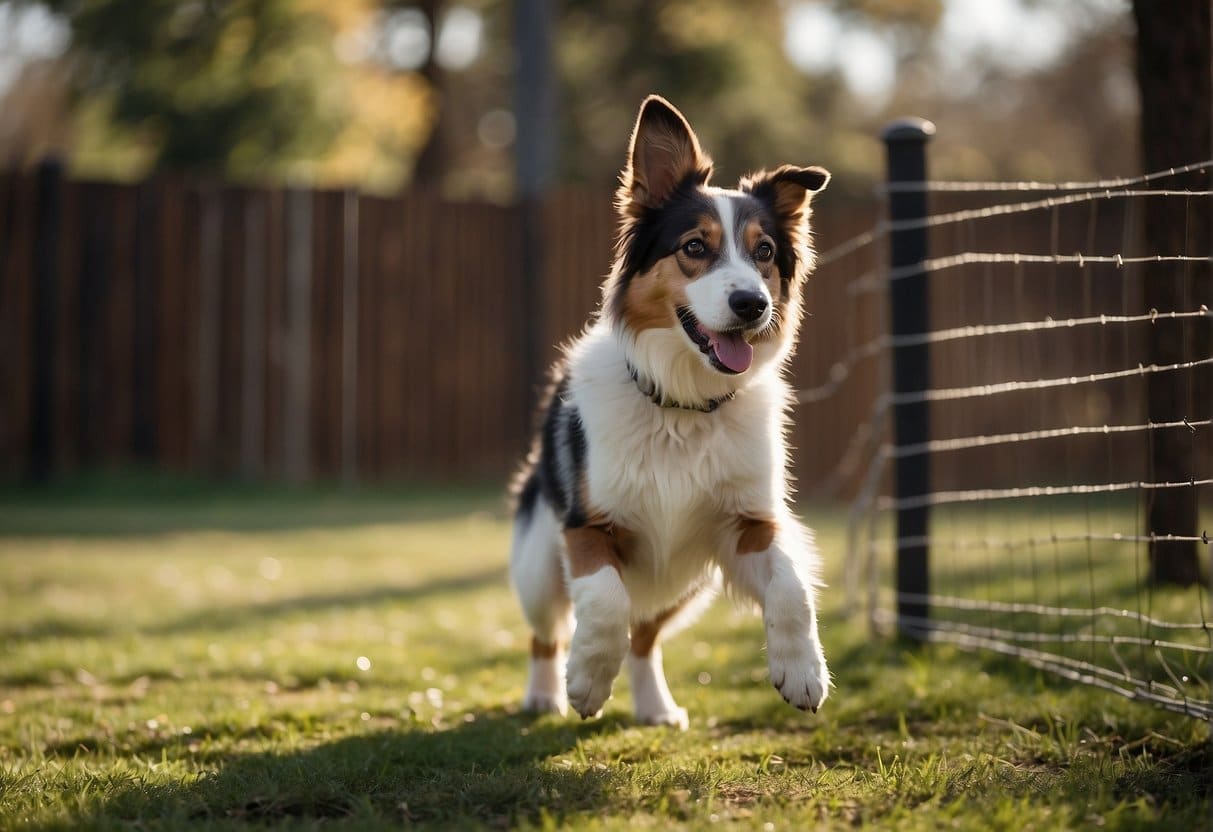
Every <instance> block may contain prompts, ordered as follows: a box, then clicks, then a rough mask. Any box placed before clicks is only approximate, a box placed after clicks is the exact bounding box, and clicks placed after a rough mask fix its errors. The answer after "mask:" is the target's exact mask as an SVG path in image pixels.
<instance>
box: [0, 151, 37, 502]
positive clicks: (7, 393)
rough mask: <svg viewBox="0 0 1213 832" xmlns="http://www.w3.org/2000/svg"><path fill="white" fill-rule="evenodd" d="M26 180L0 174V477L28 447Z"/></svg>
mask: <svg viewBox="0 0 1213 832" xmlns="http://www.w3.org/2000/svg"><path fill="white" fill-rule="evenodd" d="M33 213H34V211H33V188H32V178H31V177H30V176H28V175H24V174H19V173H15V172H4V173H0V401H3V402H4V406H3V407H0V476H2V477H5V478H6V479H11V478H16V477H17V476H19V475H20V474H21V472H22V471H24V470H25V465H26V455H27V452H28V449H29V442H28V438H29V390H30V348H29V344H30V337H31V336H30V332H29V324H30V315H29V310H30V302H31V287H30V271H31V265H32V259H33V254H32V252H31V251H30V244H31V241H32V239H33V234H32V233H31V228H30V226H31V224H32V222H33Z"/></svg>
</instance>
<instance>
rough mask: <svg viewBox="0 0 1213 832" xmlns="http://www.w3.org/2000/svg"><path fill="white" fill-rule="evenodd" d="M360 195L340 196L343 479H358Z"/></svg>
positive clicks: (353, 192) (346, 192)
mask: <svg viewBox="0 0 1213 832" xmlns="http://www.w3.org/2000/svg"><path fill="white" fill-rule="evenodd" d="M358 204H359V200H358V194H357V192H356V191H345V192H344V193H343V194H342V195H341V232H342V245H341V255H342V256H341V480H342V482H344V483H345V484H346V485H353V484H354V483H355V482H357V480H358V317H359V316H358V268H359V263H358V255H359V248H358V240H359V237H358Z"/></svg>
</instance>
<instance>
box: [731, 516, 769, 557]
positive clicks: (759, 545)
mask: <svg viewBox="0 0 1213 832" xmlns="http://www.w3.org/2000/svg"><path fill="white" fill-rule="evenodd" d="M737 523H738V525H739V526H740V527H741V537H739V538H738V539H737V554H739V555H751V554H754V553H755V552H765V551H766V550H767V549H769V548H771V541H773V540H774V539H775V521H774V520H772V519H770V518H768V517H748V516H746V515H744V514H743V515H741V517H739V518H738V520H737Z"/></svg>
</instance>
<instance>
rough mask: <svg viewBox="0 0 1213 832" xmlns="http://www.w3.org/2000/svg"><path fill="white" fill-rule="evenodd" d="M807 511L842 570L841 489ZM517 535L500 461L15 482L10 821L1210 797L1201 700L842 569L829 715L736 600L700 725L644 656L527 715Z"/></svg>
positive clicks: (1183, 816)
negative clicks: (681, 711) (977, 637)
mask: <svg viewBox="0 0 1213 832" xmlns="http://www.w3.org/2000/svg"><path fill="white" fill-rule="evenodd" d="M808 516H809V519H810V521H811V522H813V523H815V524H816V526H817V527H818V529H819V532H820V538H821V541H822V548H823V550H824V551H825V552H826V555H827V559H828V561H829V577H830V579H831V582H832V583H834V584H841V577H840V576H841V564H840V563H839V561H840V560H841V553H842V550H843V538H844V532H845V512H844V511H827V510H818V511H809V512H808ZM1059 522H1069V521H1068V520H1066V518H1060V519H1059ZM1075 522H1087V523H1089V522H1090V520H1089V518H1086V519H1085V520H1081V521H1075ZM507 539H508V525H507V523H506V521H505V517H504V511H503V507H502V504H501V502H500V499H499V497H497V496H496V495H494V494H493V493H492V492H490V491H487V490H480V491H475V492H462V493H455V492H451V491H449V490H448V491H446V492H443V493H441V494H433V493H428V492H427V491H426V490H424V489H401V490H395V491H386V490H382V491H381V490H376V491H368V492H363V493H352V494H347V493H342V492H340V491H336V490H323V489H320V490H308V491H285V490H264V489H257V488H251V487H250V488H235V487H227V488H223V489H216V488H212V487H207V486H200V485H196V484H193V485H191V484H186V483H179V482H174V481H148V480H144V479H137V480H134V481H129V480H106V479H102V480H99V481H93V482H88V483H84V484H83V485H74V486H61V487H56V488H54V489H50V490H47V491H43V492H37V493H35V492H20V491H7V492H3V493H0V609H2V610H3V614H2V616H0V649H2V654H0V826H2V827H3V828H65V829H66V828H132V827H134V828H141V829H174V830H175V829H188V828H195V827H197V828H244V827H246V826H288V827H301V828H309V827H313V826H323V827H330V826H343V827H347V828H360V829H361V828H383V829H394V828H399V827H400V826H401V825H404V824H409V825H415V826H418V827H422V828H427V827H428V828H452V827H454V828H463V827H481V826H485V827H489V828H506V827H533V828H552V827H562V828H563V827H565V826H570V827H574V828H587V829H623V828H632V827H659V828H667V827H670V826H685V827H691V828H701V827H705V826H708V825H710V824H712V823H716V822H720V823H726V822H727V823H733V824H736V825H739V826H741V827H743V828H754V829H772V828H774V829H804V828H814V827H821V828H844V827H853V826H856V825H860V824H864V825H871V826H873V827H876V828H888V829H899V830H900V829H924V830H927V829H929V830H934V829H938V828H941V827H954V828H959V829H1014V830H1032V829H1072V828H1079V827H1093V826H1103V827H1105V828H1112V829H1135V828H1152V827H1165V828H1168V829H1172V830H1176V831H1178V830H1186V829H1198V828H1207V824H1208V823H1209V821H1210V796H1209V789H1210V776H1209V772H1210V769H1211V768H1213V755H1211V753H1210V747H1209V740H1208V730H1207V726H1205V725H1204V724H1203V723H1200V722H1198V721H1196V720H1193V719H1188V718H1185V717H1181V716H1176V715H1172V714H1169V713H1166V712H1163V711H1159V710H1155V709H1153V708H1150V707H1148V706H1145V705H1141V704H1138V703H1133V702H1130V701H1127V700H1124V699H1121V698H1118V697H1114V696H1111V695H1108V694H1105V693H1102V692H1099V691H1096V690H1092V689H1089V688H1085V687H1080V686H1076V685H1073V684H1070V683H1067V682H1063V681H1059V680H1056V679H1054V678H1052V677H1049V676H1046V675H1042V674H1039V673H1037V672H1036V671H1034V670H1032V669H1030V668H1026V667H1024V666H1022V665H1019V664H1016V663H1013V662H1009V661H1006V660H993V659H991V660H986V659H983V658H981V657H980V656H973V655H970V654H966V653H961V652H957V651H955V650H954V649H952V648H949V647H946V646H933V647H925V648H922V647H905V646H902V645H899V644H898V643H896V642H894V641H889V640H883V639H874V638H872V637H871V636H870V634H869V633H868V631H867V629H866V627H865V626H864V625H863V623H862V622H861V621H860V620H858V618H856V619H845V618H843V617H842V615H841V612H840V609H841V606H842V598H841V591H840V590H837V591H836V590H830V591H827V593H826V595H825V598H824V605H825V610H824V613H823V622H822V635H823V639H824V641H825V646H826V651H827V655H828V656H829V658H830V661H831V667H832V669H833V671H834V674H835V677H836V690H835V692H834V694H833V696H832V697H831V698H830V700H828V701H827V703H826V705H825V707H823V709H822V710H821V712H820V713H819V714H817V715H815V716H814V715H808V714H802V713H800V712H799V711H796V710H793V709H791V708H789V707H788V706H786V705H785V704H784V703H783V701H782V700H781V699H780V698H779V696H778V695H777V694H776V693H775V691H774V690H773V689H771V688H770V686H769V684H768V683H767V681H766V669H765V660H764V656H763V653H762V650H761V639H762V627H761V623H760V622H759V621H758V619H756V618H755V617H753V616H751V615H750V614H749V613H748V612H745V611H739V610H735V609H734V608H733V607H732V606H731V605H730V604H729V603H728V602H723V601H722V602H718V604H717V606H715V607H714V608H713V609H712V611H711V612H709V614H708V615H706V616H705V617H704V619H703V620H701V621H700V622H699V623H698V624H696V625H695V626H693V627H692V628H691V629H690V630H689V631H687V632H685V633H682V634H680V635H679V636H676V637H675V638H674V639H673V640H672V641H671V643H670V646H669V647H667V650H666V656H667V659H666V661H667V669H668V672H669V677H670V682H671V687H672V688H673V690H674V693H675V696H676V698H678V700H679V702H680V704H682V705H684V706H686V707H687V708H688V710H689V711H690V714H691V729H690V730H689V731H688V732H686V733H679V732H676V731H673V730H671V729H652V728H639V727H634V726H632V725H631V724H629V721H628V697H627V690H626V682H625V681H623V680H621V682H620V683H618V685H617V687H616V697H615V699H614V700H612V701H611V702H610V703H608V706H607V710H606V714H605V716H604V718H602V719H601V720H596V721H588V722H582V721H580V720H576V719H574V718H569V719H560V718H556V717H543V718H540V719H532V718H529V717H527V716H524V715H521V714H519V713H518V712H517V709H516V707H515V705H516V703H517V702H518V700H519V699H520V697H521V695H522V687H523V682H524V678H525V654H526V644H527V633H526V630H525V628H524V626H523V624H522V621H521V617H520V615H519V613H518V611H517V609H516V606H515V604H514V601H513V598H512V596H511V595H510V592H509V589H508V587H507V584H506V574H505V561H506V546H507ZM1046 554H1047V553H1046ZM1052 556H1053V555H1049V557H1052ZM1079 556H1081V557H1086V556H1087V553H1085V552H1082V553H1079V554H1078V555H1074V557H1079ZM1058 557H1059V559H1063V560H1064V559H1066V558H1069V557H1070V556H1069V555H1064V554H1062V555H1058ZM1042 562H1043V563H1046V564H1047V563H1051V562H1052V561H1050V560H1044V561H1042ZM1019 568H1023V567H1019ZM1059 569H1060V566H1059ZM1076 572H1077V574H1079V576H1080V577H1079V578H1077V579H1076V580H1085V579H1084V578H1082V577H1081V576H1082V575H1083V574H1084V570H1082V569H1078V570H1076ZM1046 585H1047V586H1048V587H1049V588H1050V589H1049V591H1052V586H1053V585H1052V584H1051V583H1047V582H1046ZM360 658H362V659H363V661H361V662H360ZM367 660H369V665H368V664H367Z"/></svg>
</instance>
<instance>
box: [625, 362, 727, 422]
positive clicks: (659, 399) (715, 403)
mask: <svg viewBox="0 0 1213 832" xmlns="http://www.w3.org/2000/svg"><path fill="white" fill-rule="evenodd" d="M627 366H628V375H629V376H631V377H632V381H634V382H635V383H636V389H638V390H639V391H640V392H641V393H643V394H644V395H645V396H646V397H647V398H648V400H649V401H651V402H652V403H653V404H655V405H657V406H658V407H674V408H678V409H679V410H697V411H699V412H700V413H712V412H713V411H715V410H716V408H718V407H720V406H721V405H722V404H724V403H725V402H727V401H728V400H729V399H731V398H733V397H734V396H736V395H737V393H736V391H734V392H731V393H726V394H724V395H723V396H718V397H717V398H715V399H708V400H707V401H706V402H704V403H703V404H687V403H686V402H680V401H677V400H675V399H671V398H669V397H667V396H666V395H665V394H664V393H662V392H661V390H660V389H659V388H658V387H657V385H656V384H654V383H653V382H651V381H649V380H648V379H642V378H641V376H640V373H639V372H638V371H637V370H636V368H635V367H633V366H632V362H631V361H628V362H627Z"/></svg>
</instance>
